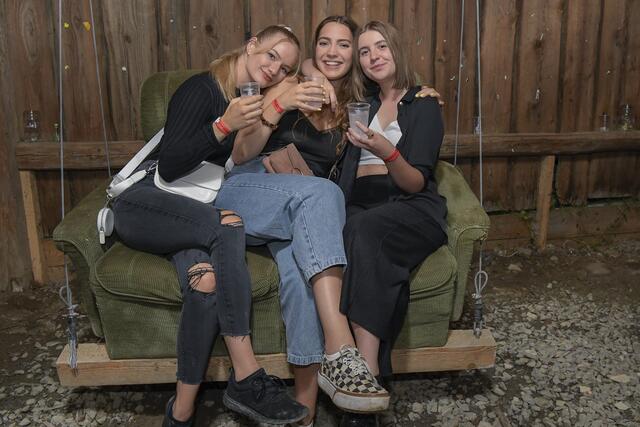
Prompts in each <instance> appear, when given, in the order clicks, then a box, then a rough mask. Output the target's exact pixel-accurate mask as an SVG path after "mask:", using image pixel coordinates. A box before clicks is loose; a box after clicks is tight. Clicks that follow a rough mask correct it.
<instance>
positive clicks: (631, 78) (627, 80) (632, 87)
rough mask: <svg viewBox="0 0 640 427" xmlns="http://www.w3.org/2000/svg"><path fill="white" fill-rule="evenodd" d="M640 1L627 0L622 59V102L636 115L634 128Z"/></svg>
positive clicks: (639, 100)
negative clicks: (625, 36)
mask: <svg viewBox="0 0 640 427" xmlns="http://www.w3.org/2000/svg"><path fill="white" fill-rule="evenodd" d="M638 23H640V2H639V1H637V0H634V1H630V2H629V8H628V13H627V23H626V25H627V30H626V31H627V39H628V41H627V48H626V54H625V61H624V68H625V70H624V89H623V94H622V104H629V105H631V107H632V108H633V111H634V112H635V116H636V129H640V123H639V122H640V78H639V77H638V76H640V25H639V24H638Z"/></svg>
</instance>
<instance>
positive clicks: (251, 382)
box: [222, 368, 309, 424]
mask: <svg viewBox="0 0 640 427" xmlns="http://www.w3.org/2000/svg"><path fill="white" fill-rule="evenodd" d="M222 402H223V403H224V405H225V406H226V407H227V408H229V409H231V410H232V411H236V412H239V413H240V414H242V415H246V416H247V417H249V418H251V419H252V420H254V421H257V422H260V423H267V424H287V423H295V422H296V421H300V420H301V419H303V418H304V417H306V416H307V415H308V414H309V410H308V409H307V407H306V406H304V405H301V404H300V403H298V402H296V401H295V400H293V399H292V398H291V397H289V395H288V394H287V390H286V386H285V384H284V382H283V381H282V380H281V379H280V378H278V377H276V376H274V375H267V373H266V372H265V371H264V369H262V368H260V369H258V370H257V371H255V372H254V373H253V374H251V375H249V376H248V377H247V378H245V379H243V380H242V381H240V382H236V376H235V373H234V372H233V368H232V369H231V372H230V373H229V384H228V385H227V389H226V390H225V391H224V396H223V399H222Z"/></svg>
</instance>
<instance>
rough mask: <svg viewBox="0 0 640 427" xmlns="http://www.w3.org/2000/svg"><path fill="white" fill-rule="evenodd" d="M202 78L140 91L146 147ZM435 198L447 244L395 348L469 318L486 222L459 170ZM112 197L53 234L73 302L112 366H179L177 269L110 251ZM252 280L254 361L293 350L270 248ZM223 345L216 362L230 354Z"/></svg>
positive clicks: (170, 77)
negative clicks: (135, 361) (183, 92)
mask: <svg viewBox="0 0 640 427" xmlns="http://www.w3.org/2000/svg"><path fill="white" fill-rule="evenodd" d="M195 72H196V71H176V72H163V73H157V74H155V75H153V76H151V77H149V78H148V79H147V80H146V81H145V82H144V84H143V86H142V94H141V115H142V129H143V133H144V136H145V138H146V139H149V138H150V137H151V136H152V135H153V134H154V133H155V132H156V131H157V130H158V129H160V128H161V127H162V126H163V125H164V121H165V114H166V109H167V105H168V102H169V99H170V97H171V94H172V93H173V91H174V90H175V89H176V88H177V87H178V86H179V85H180V83H182V82H183V81H184V80H185V79H186V78H188V77H189V76H191V75H193V74H194V73H195ZM436 176H437V179H438V184H439V186H438V190H439V192H440V193H441V194H442V195H443V196H445V197H446V198H447V206H448V209H449V215H448V225H449V230H448V235H449V243H448V245H447V246H444V247H442V248H440V249H439V250H438V251H436V252H435V253H434V254H432V255H431V256H430V257H429V258H428V259H427V260H425V261H424V262H423V263H422V265H420V266H419V267H418V268H416V270H415V271H414V272H413V276H412V280H411V301H410V304H409V311H408V315H407V319H406V322H405V325H404V327H403V329H402V332H401V334H400V337H399V339H398V341H397V344H396V348H418V347H431V346H442V345H444V344H445V342H446V340H447V332H448V329H449V322H450V321H451V320H458V319H459V318H460V315H461V312H462V305H463V298H464V294H465V287H466V283H467V273H468V271H469V267H470V262H471V257H472V253H473V246H474V242H476V241H478V240H482V239H484V238H485V237H486V235H487V231H488V228H489V218H488V216H487V215H486V213H485V212H484V210H483V209H482V207H481V206H480V204H479V202H478V200H477V198H476V197H475V196H474V194H473V193H472V192H471V190H470V189H469V186H468V185H467V183H466V182H465V180H464V178H463V177H462V175H461V174H460V173H459V171H458V170H457V169H456V168H454V167H453V166H452V165H450V164H448V163H445V162H442V161H441V162H439V164H438V166H437V169H436ZM104 201H105V188H104V187H101V188H98V189H96V190H95V191H93V192H92V193H90V194H89V195H88V196H87V197H86V198H84V199H83V200H82V201H81V202H80V203H79V204H78V205H77V206H76V207H75V208H74V209H73V210H72V211H71V212H69V213H68V214H67V215H66V216H65V218H64V220H63V221H62V222H61V223H60V224H59V225H58V226H57V227H56V229H55V231H54V240H55V241H56V244H57V246H58V248H59V249H61V250H62V251H64V252H65V253H66V254H67V255H68V256H69V257H70V258H71V260H72V262H73V264H74V267H75V270H76V277H77V281H76V284H77V286H78V287H77V288H76V289H77V290H76V297H78V296H79V298H80V302H81V311H82V312H83V313H84V314H86V315H87V316H88V319H89V321H90V322H91V327H92V329H93V332H94V333H95V335H97V336H98V337H103V338H104V340H105V343H106V347H107V351H108V354H109V357H110V358H112V359H129V358H163V357H175V349H176V335H177V326H178V320H179V317H180V308H181V296H180V288H179V285H178V280H177V277H176V274H175V271H174V269H173V267H172V265H171V263H170V262H169V261H168V260H166V259H164V258H162V257H159V256H155V255H151V254H147V253H143V252H138V251H135V250H133V249H130V248H128V247H126V246H125V245H123V244H121V243H115V244H114V245H113V246H112V247H111V248H109V249H108V250H106V251H104V250H103V248H102V247H101V246H100V244H99V243H98V235H97V232H96V225H95V224H96V214H97V212H98V210H99V209H100V208H101V207H102V206H103V205H104ZM247 263H248V265H249V270H250V273H251V279H252V294H253V308H252V309H253V316H252V325H251V327H252V339H253V344H254V349H255V352H256V353H257V354H270V353H283V352H285V351H286V345H285V331H284V325H283V323H282V317H281V314H280V307H279V300H278V283H279V277H278V270H277V268H276V265H275V263H274V262H273V260H272V259H271V257H270V255H269V253H268V251H267V250H266V248H264V247H257V248H249V249H248V250H247ZM225 353H226V350H225V348H224V345H223V344H222V340H218V343H216V346H215V347H214V355H221V354H225Z"/></svg>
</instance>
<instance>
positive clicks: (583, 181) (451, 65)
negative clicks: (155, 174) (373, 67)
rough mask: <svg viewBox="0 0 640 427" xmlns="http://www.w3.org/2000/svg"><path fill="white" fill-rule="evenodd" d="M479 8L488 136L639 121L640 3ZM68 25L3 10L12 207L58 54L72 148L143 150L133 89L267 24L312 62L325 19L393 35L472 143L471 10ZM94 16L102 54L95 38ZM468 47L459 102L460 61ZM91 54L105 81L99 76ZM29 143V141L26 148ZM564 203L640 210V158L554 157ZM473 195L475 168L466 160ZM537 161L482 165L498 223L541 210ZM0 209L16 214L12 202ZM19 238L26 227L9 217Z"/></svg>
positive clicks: (2, 118) (325, 1)
mask: <svg viewBox="0 0 640 427" xmlns="http://www.w3.org/2000/svg"><path fill="white" fill-rule="evenodd" d="M480 3H481V10H480V25H481V45H480V51H481V58H482V59H481V61H482V90H483V98H482V114H483V130H484V132H485V133H488V134H493V133H521V132H524V133H531V132H555V133H559V132H562V133H570V132H577V131H591V130H594V129H596V128H598V127H599V126H600V125H601V116H602V114H604V113H606V114H608V115H609V117H610V118H611V120H610V121H611V122H612V123H610V124H611V125H613V124H614V123H613V122H614V120H615V118H616V117H617V116H618V115H619V111H620V106H621V105H623V104H629V105H631V107H632V109H633V111H634V112H635V114H636V116H638V113H639V112H640V78H638V76H640V0H606V1H605V0H519V1H516V0H483V1H481V2H480ZM62 4H63V11H62V16H63V18H62V22H63V24H62V28H59V27H58V23H57V16H58V10H57V7H58V1H56V0H0V76H1V77H2V79H1V82H0V89H2V94H3V101H2V104H0V126H2V131H3V132H2V138H3V141H2V144H1V145H0V163H1V164H0V166H2V167H3V169H4V170H6V171H8V172H7V175H8V177H9V179H8V180H6V181H4V182H3V183H2V184H1V185H2V191H3V194H4V193H5V192H6V193H7V194H10V193H13V194H14V195H16V194H18V188H19V187H18V184H17V182H18V181H17V171H16V166H15V164H13V158H14V153H15V145H16V143H17V141H18V140H20V139H21V138H22V137H23V135H22V131H21V123H22V113H23V111H25V110H30V109H33V110H38V111H39V112H40V121H41V126H42V138H43V139H45V140H52V139H53V137H54V123H56V122H57V121H58V98H57V96H58V95H57V93H58V90H59V88H58V53H57V40H58V36H59V34H60V32H61V36H62V43H63V58H62V65H63V66H62V81H63V88H62V89H63V93H64V112H65V119H64V126H63V128H64V132H65V136H66V139H67V140H69V141H100V140H102V139H103V122H102V120H101V114H100V97H99V93H98V86H99V85H98V83H100V87H101V89H102V93H103V98H104V103H103V105H102V106H103V108H104V113H105V122H104V133H106V138H107V139H108V140H111V141H119V140H137V139H140V138H141V131H140V117H139V95H138V94H139V89H140V86H141V83H142V82H143V80H144V79H145V78H146V77H147V76H149V75H151V74H152V73H154V72H157V71H163V70H174V69H183V68H205V67H206V66H207V64H208V63H209V61H210V60H211V59H213V58H215V57H216V56H218V55H219V54H221V53H222V52H224V51H225V50H227V49H229V48H232V47H236V46H238V45H240V44H241V43H242V42H243V40H245V39H246V38H247V37H248V36H249V35H250V34H252V33H253V32H255V31H256V30H259V29H260V28H262V27H264V26H266V25H268V24H272V23H283V24H287V25H289V26H291V27H292V28H293V29H294V31H295V32H296V34H298V35H299V36H300V39H301V41H302V42H303V43H304V44H305V46H306V51H307V53H309V52H310V46H309V43H310V39H311V36H312V33H313V29H314V28H315V26H316V24H317V23H318V22H319V21H321V20H322V19H323V18H324V17H326V16H328V15H330V14H348V15H350V16H351V17H353V18H354V19H355V20H356V21H357V22H358V23H361V24H362V23H364V22H366V21H368V20H371V19H380V20H388V21H391V22H393V23H395V24H396V25H397V26H398V27H399V29H400V30H401V32H402V33H403V35H404V37H405V43H406V45H407V49H408V52H409V56H410V58H411V62H412V64H413V65H414V67H415V69H416V71H417V72H419V73H420V74H421V75H422V76H423V77H424V79H425V82H427V83H429V84H431V85H433V86H434V87H435V88H437V89H438V90H439V91H440V93H442V94H443V97H444V100H445V102H446V104H445V106H444V108H443V114H444V117H445V122H446V129H447V132H448V133H449V134H451V133H453V132H454V130H455V127H456V100H458V101H459V102H460V106H461V110H460V122H459V125H460V132H461V133H466V134H468V133H471V132H472V131H473V121H474V117H475V116H477V115H478V111H479V108H478V103H477V85H478V79H477V75H476V71H475V69H476V54H475V52H476V48H477V46H476V34H475V16H476V10H475V9H476V6H475V5H476V2H475V1H473V0H467V1H466V2H465V10H464V16H465V19H464V28H462V30H464V36H463V40H462V43H460V36H461V15H462V9H461V8H462V1H459V0H458V1H456V0H304V1H303V0H273V1H267V0H135V1H132V0H92V1H90V0H63V1H62ZM92 15H93V22H94V24H93V25H94V28H93V29H95V35H96V40H95V49H94V40H93V37H92V31H91V30H92ZM461 44H462V47H463V68H462V74H461V77H460V79H461V92H460V93H459V94H458V93H457V85H458V58H459V51H460V45H461ZM96 57H97V61H98V69H97V70H96V63H95V61H96ZM24 144H26V143H24ZM555 161H556V163H557V166H556V176H555V181H554V183H553V188H554V195H555V198H554V200H555V203H557V204H560V205H584V204H586V203H587V202H588V201H589V200H591V199H600V198H618V197H636V196H637V195H638V194H639V193H640V182H639V181H640V178H639V177H638V175H639V174H638V170H640V159H639V157H638V155H637V154H634V153H633V152H622V153H620V152H616V153H596V154H581V155H559V156H558V157H557V159H555ZM459 164H460V167H461V168H462V169H463V171H464V173H465V175H466V177H467V179H468V180H469V182H470V183H471V184H472V186H473V187H474V188H475V189H476V191H477V190H478V182H479V179H478V176H479V175H478V164H477V160H476V159H473V158H466V159H462V160H461V161H460V163H459ZM539 170H540V167H539V159H537V158H534V157H526V158H518V157H508V158H507V157H503V158H501V157H492V158H490V159H487V161H486V164H485V168H484V196H485V207H486V208H487V209H488V210H489V211H513V210H522V209H532V208H535V204H536V186H537V183H538V178H539ZM106 176H107V175H106V172H105V171H104V170H90V171H89V170H86V171H76V170H74V171H70V172H69V173H68V178H69V180H68V190H69V193H68V197H67V201H68V205H69V206H68V207H70V206H72V205H73V204H74V203H76V202H77V201H78V200H79V199H80V198H81V197H82V196H83V195H84V194H86V193H87V192H88V191H89V190H90V189H91V188H93V187H95V185H96V184H97V183H98V182H102V181H104V180H105V179H106ZM37 186H38V188H39V190H40V191H39V197H40V205H41V207H42V210H43V211H46V212H47V215H46V216H45V217H44V219H43V229H44V234H45V235H49V234H50V233H51V231H52V229H53V228H54V226H55V225H56V224H57V223H58V221H59V219H60V214H59V204H60V202H59V200H60V191H59V177H58V172H56V171H39V172H38V173H37ZM8 199H11V200H8V202H7V203H6V204H5V206H4V207H3V208H2V209H3V210H5V211H6V212H4V213H3V217H5V214H7V215H8V214H9V213H10V212H11V211H12V210H19V208H20V207H19V205H20V202H19V201H15V200H14V199H15V197H14V198H11V197H10V196H9V197H8ZM3 221H4V222H6V223H7V224H8V227H9V228H11V229H13V230H17V231H16V232H18V233H20V232H21V230H23V227H24V226H23V225H22V224H21V223H20V221H17V220H15V219H12V218H8V219H6V221H5V220H3Z"/></svg>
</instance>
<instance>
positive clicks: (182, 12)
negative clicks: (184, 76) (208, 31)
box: [158, 0, 189, 71]
mask: <svg viewBox="0 0 640 427" xmlns="http://www.w3.org/2000/svg"><path fill="white" fill-rule="evenodd" d="M186 9H187V5H186V2H185V0H158V44H159V46H158V71H170V70H184V69H187V68H189V60H188V57H189V55H188V47H187V16H186V14H187V10H186Z"/></svg>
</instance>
